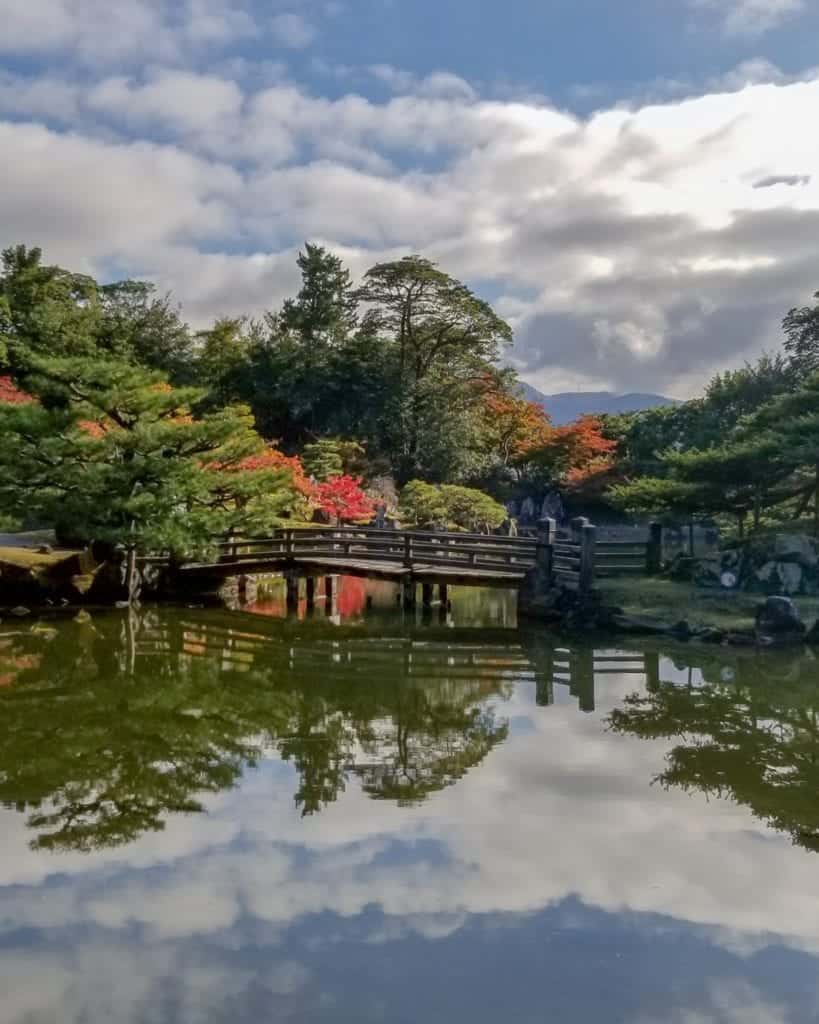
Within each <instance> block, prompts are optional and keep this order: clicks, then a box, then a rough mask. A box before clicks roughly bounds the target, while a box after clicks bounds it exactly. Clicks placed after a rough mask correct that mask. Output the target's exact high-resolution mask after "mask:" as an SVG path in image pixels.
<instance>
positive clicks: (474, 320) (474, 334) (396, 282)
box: [358, 256, 512, 479]
mask: <svg viewBox="0 0 819 1024" xmlns="http://www.w3.org/2000/svg"><path fill="white" fill-rule="evenodd" d="M358 299H359V301H360V302H362V303H365V304H366V305H367V306H368V307H369V308H368V312H367V314H366V321H365V323H366V324H367V326H368V328H369V329H370V330H371V331H372V332H373V333H376V334H385V333H386V335H387V336H388V337H389V339H390V341H391V342H392V344H393V345H394V347H395V358H396V368H397V376H396V384H397V389H396V394H395V396H394V399H393V409H392V413H393V416H394V417H395V426H396V439H395V443H396V448H397V451H396V452H395V456H394V457H395V461H396V465H397V469H398V473H399V476H400V477H401V478H403V479H408V478H409V477H412V476H422V475H426V470H427V469H428V467H427V466H426V465H425V453H426V451H427V450H428V449H429V448H431V447H432V446H434V445H435V444H436V442H437V443H438V444H440V442H441V439H442V428H443V429H447V428H446V427H445V425H444V421H446V423H447V424H448V425H449V429H450V430H453V428H454V427H455V423H456V421H457V419H458V417H459V414H460V415H461V417H463V416H464V415H465V414H467V413H468V412H469V411H470V410H471V409H474V408H475V405H476V404H477V401H478V398H479V395H480V394H481V392H482V385H483V382H484V380H485V376H486V373H487V372H488V371H489V372H491V370H492V368H493V364H494V363H495V361H496V360H497V359H498V358H499V356H500V352H501V349H502V347H503V346H504V345H506V344H508V343H510V342H511V339H512V331H511V328H510V327H509V325H508V324H507V323H506V322H505V321H503V320H502V319H501V318H500V317H499V316H497V315H496V314H495V313H494V311H493V310H492V308H491V306H489V304H488V303H486V302H484V301H483V300H481V299H479V298H477V297H476V296H475V295H473V293H472V292H471V291H470V290H469V289H468V288H467V287H466V285H464V284H461V282H460V281H456V280H455V279H454V278H452V277H450V276H449V275H448V274H445V273H444V272H443V271H442V270H439V269H438V267H437V266H436V265H435V264H434V263H432V262H431V261H429V260H427V259H424V258H423V257H421V256H407V257H404V259H401V260H396V261H394V262H390V263H380V264H377V265H376V266H374V267H372V269H370V270H369V271H368V272H367V274H366V275H365V278H364V284H363V286H362V287H361V288H360V289H359V291H358ZM454 432H455V431H454V430H453V433H454ZM444 437H445V435H444Z"/></svg>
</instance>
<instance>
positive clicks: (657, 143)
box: [0, 62, 819, 394]
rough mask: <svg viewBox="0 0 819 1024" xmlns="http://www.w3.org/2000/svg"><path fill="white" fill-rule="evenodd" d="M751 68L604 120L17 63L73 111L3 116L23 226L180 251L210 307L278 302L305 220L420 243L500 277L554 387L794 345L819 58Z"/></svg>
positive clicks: (371, 255) (409, 88) (313, 230)
mask: <svg viewBox="0 0 819 1024" xmlns="http://www.w3.org/2000/svg"><path fill="white" fill-rule="evenodd" d="M383 74H384V75H385V76H386V77H387V78H390V74H391V73H388V72H387V71H386V70H383ZM737 74H738V75H745V76H746V77H747V79H748V80H749V81H751V80H753V81H755V84H752V85H746V86H745V87H743V88H737V86H738V85H739V84H740V81H739V79H738V78H737V79H735V80H734V81H733V82H732V83H725V84H726V85H727V84H730V85H731V89H732V91H714V92H710V93H707V94H705V95H699V96H692V97H690V98H688V99H685V100H681V101H674V100H670V99H666V100H664V101H662V102H656V101H655V102H652V103H647V104H644V105H641V106H638V107H636V108H634V109H625V108H619V107H618V108H611V109H607V110H601V111H598V112H597V113H595V114H594V115H592V116H591V117H589V118H585V119H581V118H577V117H575V116H572V115H570V114H568V113H565V112H561V111H558V110H555V109H553V108H551V107H549V106H547V105H546V104H544V103H539V102H536V101H534V100H533V101H524V100H517V101H514V102H513V101H501V100H491V101H490V100H484V99H481V98H479V97H476V96H475V95H474V94H473V93H472V92H471V91H470V89H469V86H467V85H466V83H462V82H461V81H460V80H459V79H457V78H452V77H450V76H446V75H439V76H431V77H430V78H427V79H421V80H412V81H409V82H404V81H403V80H401V81H398V82H396V87H400V88H402V89H403V90H404V91H401V92H399V93H398V94H396V95H394V96H392V97H391V98H390V99H389V100H387V101H386V102H383V103H376V102H373V101H371V100H368V99H366V98H364V97H362V96H359V95H356V94H354V93H348V94H347V95H343V96H341V97H339V98H337V99H328V98H326V97H322V96H315V95H311V94H310V93H308V92H306V91H305V90H304V89H302V88H300V87H298V86H297V85H295V84H293V83H292V82H288V81H276V82H275V84H273V85H267V86H265V85H262V86H261V87H257V88H256V89H255V90H254V89H253V88H252V87H250V86H249V85H248V84H247V83H245V84H244V85H243V86H240V84H239V83H238V82H237V81H236V79H235V78H232V77H230V74H229V70H228V69H227V68H223V69H222V70H221V72H220V73H216V72H210V73H203V72H193V71H190V70H185V69H180V68H168V67H152V68H148V69H146V70H145V71H144V72H143V73H141V74H140V75H133V76H126V75H121V76H111V75H107V76H106V75H100V76H99V77H98V78H97V79H96V81H94V82H93V83H92V84H90V85H83V84H81V83H80V82H79V81H78V80H76V79H59V78H58V77H56V76H47V75H43V76H39V77H30V78H26V79H23V78H15V77H13V76H7V77H6V79H5V80H4V83H3V84H4V85H5V87H6V88H5V89H4V91H3V94H2V97H0V109H2V110H5V111H7V112H9V113H13V114H15V115H16V116H18V117H26V116H27V117H28V118H30V119H33V121H34V122H37V121H39V120H40V119H45V118H48V120H49V122H51V123H55V122H58V121H62V122H63V123H64V124H65V125H67V126H68V127H70V128H71V132H70V133H60V132H57V131H55V130H53V129H52V130H46V129H45V128H44V127H42V125H40V126H38V125H37V124H36V123H31V124H15V123H7V124H5V125H3V128H2V132H3V139H4V145H5V147H6V148H5V151H6V152H9V153H11V152H13V153H15V154H16V159H15V160H14V161H9V162H7V164H6V166H5V167H4V170H3V172H2V173H3V176H4V189H3V190H2V191H0V224H2V234H3V238H2V241H3V242H4V243H6V244H7V243H9V242H14V241H20V240H26V241H29V242H30V243H32V244H33V243H41V244H43V245H45V246H46V249H47V253H48V256H49V258H52V259H56V260H60V261H64V262H70V261H74V262H77V261H80V262H82V263H83V265H85V266H89V267H100V268H104V267H105V266H106V264H107V263H109V262H110V261H111V260H112V259H115V260H116V263H117V265H118V266H120V267H123V268H124V269H125V268H129V269H130V270H131V271H133V272H139V273H152V274H157V275H158V274H162V275H163V281H162V283H163V285H164V286H169V287H172V288H173V290H174V291H175V292H176V293H177V295H178V297H179V299H180V300H181V301H182V302H183V304H185V306H186V308H187V311H188V313H189V315H190V316H191V317H193V318H196V319H199V318H202V317H204V318H207V317H209V316H211V315H214V314H217V313H222V312H225V311H226V310H227V308H228V307H229V308H230V309H231V310H233V311H236V312H238V311H239V308H238V307H239V304H240V302H241V303H245V304H246V305H245V308H246V310H247V311H248V312H258V311H259V310H261V309H262V308H265V307H269V306H270V305H271V304H273V303H275V302H276V301H278V299H279V298H280V297H281V296H282V295H283V294H285V293H286V290H287V289H288V288H290V287H291V286H292V284H293V282H294V269H293V268H292V267H290V266H289V262H288V261H290V260H291V258H292V254H293V252H294V250H295V247H297V246H298V245H299V244H301V242H302V241H303V240H304V238H306V237H315V238H320V239H322V240H323V241H324V242H325V243H326V244H328V245H330V246H333V247H335V248H337V249H338V250H339V251H340V252H342V253H343V254H345V255H346V256H347V257H348V258H349V259H350V261H351V263H352V265H353V268H354V270H356V271H357V272H358V271H361V270H363V269H366V267H367V265H368V264H369V263H371V262H374V261H375V260H377V259H379V258H383V257H385V256H392V255H397V254H401V253H403V252H406V251H417V250H423V251H425V252H428V253H429V254H430V255H431V256H433V257H434V258H437V259H439V260H441V261H442V262H443V263H444V265H445V266H446V267H447V269H449V270H450V271H451V272H453V273H455V274H456V275H458V276H460V277H465V278H467V279H470V280H472V281H479V282H484V281H492V282H494V290H495V292H496V293H498V294H499V296H500V297H499V299H498V303H499V305H500V306H501V307H502V308H503V309H504V310H505V311H508V312H509V314H510V315H511V316H512V319H513V322H514V326H515V327H516V329H517V332H518V344H517V349H516V351H515V358H516V360H517V361H518V365H519V366H520V367H521V368H522V369H523V371H524V372H525V373H526V374H527V376H528V377H529V378H530V379H531V380H532V381H533V382H537V383H539V384H540V385H542V386H544V387H545V388H546V389H547V390H549V391H555V390H560V389H561V388H562V387H563V386H564V385H565V384H570V385H572V386H584V385H586V386H597V385H601V386H602V385H604V384H610V385H611V386H613V387H614V388H615V389H617V390H632V389H633V388H641V389H642V388H645V389H652V390H654V389H660V390H662V389H665V390H668V391H670V392H671V393H673V394H685V393H686V392H690V391H691V390H692V389H695V388H697V387H698V386H700V384H701V383H702V380H703V378H705V377H707V376H708V375H709V374H710V373H711V372H712V370H714V369H716V368H718V367H721V366H723V365H725V364H736V363H738V362H741V361H742V360H743V359H745V358H747V357H753V355H754V354H755V353H756V352H758V351H759V350H760V349H761V348H762V347H763V346H766V345H767V346H770V345H774V344H776V343H777V341H778V338H779V326H778V325H779V321H780V320H781V317H782V315H783V313H784V312H785V311H786V310H787V309H788V308H790V306H792V305H794V304H796V303H798V302H801V301H805V300H807V299H808V298H809V296H810V295H811V294H812V292H813V291H815V290H816V287H817V284H819V282H817V280H816V269H815V238H816V230H817V223H819V157H817V153H816V149H815V147H814V146H813V144H812V138H811V136H810V133H807V132H805V131H803V130H802V128H803V126H804V125H805V124H808V123H810V121H811V118H812V116H813V112H814V111H815V109H816V107H817V104H819V74H817V73H814V75H813V77H812V78H807V79H806V80H799V81H790V80H786V79H784V78H783V76H781V73H779V72H778V71H777V69H775V68H773V66H770V67H768V66H767V65H763V64H761V63H759V62H753V64H752V65H748V66H747V67H744V70H743V69H741V70H740V71H738V72H737ZM766 75H767V76H768V77H769V78H771V79H773V80H774V81H773V82H767V83H766V82H764V81H758V80H759V79H764V78H765V77H766ZM156 138H161V139H163V140H164V141H165V144H164V145H161V146H160V145H157V143H156V142H154V141H149V140H151V139H156ZM54 168H59V169H60V172H59V174H55V173H52V172H53V169H54ZM793 180H798V183H799V186H798V187H795V186H794V187H785V184H784V183H787V182H789V181H793ZM89 182H91V183H93V186H90V185H89ZM760 182H771V183H773V182H782V183H783V184H781V185H777V186H776V187H774V186H773V185H772V186H771V187H768V188H760V187H755V186H758V185H759V183H760ZM44 194H45V195H47V196H48V203H47V204H44V203H43V195H44ZM200 281H207V282H208V286H207V289H204V288H202V287H200V285H199V283H198V282H200ZM208 295H210V296H212V300H211V301H209V300H208Z"/></svg>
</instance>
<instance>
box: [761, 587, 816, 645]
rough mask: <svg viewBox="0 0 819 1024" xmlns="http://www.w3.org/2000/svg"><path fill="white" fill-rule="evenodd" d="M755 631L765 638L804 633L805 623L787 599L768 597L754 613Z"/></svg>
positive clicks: (778, 596)
mask: <svg viewBox="0 0 819 1024" xmlns="http://www.w3.org/2000/svg"><path fill="white" fill-rule="evenodd" d="M756 631H757V633H759V634H764V635H766V636H780V635H782V634H787V633H791V634H799V635H802V634H804V633H805V623H804V622H803V621H802V619H801V617H800V615H799V610H798V609H797V607H796V605H795V604H794V603H793V601H792V600H791V599H790V598H789V597H783V596H781V595H777V596H774V597H769V598H768V599H767V600H766V601H765V603H764V604H761V605H759V607H758V608H757V612H756Z"/></svg>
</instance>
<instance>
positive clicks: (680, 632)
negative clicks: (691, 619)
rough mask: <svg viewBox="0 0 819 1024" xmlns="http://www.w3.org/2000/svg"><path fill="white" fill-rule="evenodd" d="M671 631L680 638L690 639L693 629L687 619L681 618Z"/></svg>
mask: <svg viewBox="0 0 819 1024" xmlns="http://www.w3.org/2000/svg"><path fill="white" fill-rule="evenodd" d="M670 632H671V633H672V634H673V635H674V636H676V637H677V638H678V639H679V640H688V639H690V637H691V635H692V629H691V627H690V626H689V625H688V623H687V622H686V621H685V619H681V620H680V621H679V622H675V623H674V625H673V626H672V627H671V629H670Z"/></svg>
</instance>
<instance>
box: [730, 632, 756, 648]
mask: <svg viewBox="0 0 819 1024" xmlns="http://www.w3.org/2000/svg"><path fill="white" fill-rule="evenodd" d="M722 642H723V643H724V644H730V645H731V647H756V634H755V633H741V632H739V631H737V632H734V633H726V634H725V636H724V637H723V640H722Z"/></svg>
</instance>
